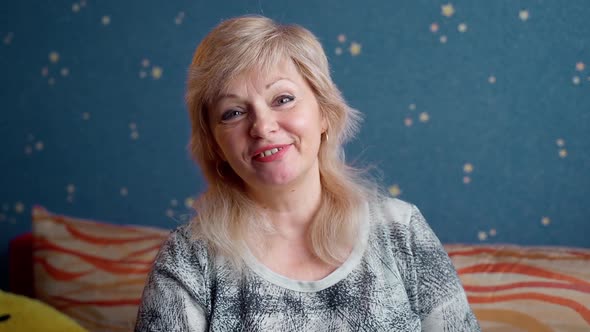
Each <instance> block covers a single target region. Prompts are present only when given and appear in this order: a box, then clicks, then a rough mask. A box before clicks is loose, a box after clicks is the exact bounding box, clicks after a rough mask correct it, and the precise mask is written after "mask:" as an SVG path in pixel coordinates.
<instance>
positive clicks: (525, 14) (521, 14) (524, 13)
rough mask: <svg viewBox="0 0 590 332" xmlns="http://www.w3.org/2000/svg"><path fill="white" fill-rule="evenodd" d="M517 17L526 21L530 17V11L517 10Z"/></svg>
mask: <svg viewBox="0 0 590 332" xmlns="http://www.w3.org/2000/svg"><path fill="white" fill-rule="evenodd" d="M518 17H519V18H520V20H521V21H523V22H524V21H526V20H528V19H529V17H530V13H529V11H528V10H526V9H524V10H521V11H519V12H518Z"/></svg>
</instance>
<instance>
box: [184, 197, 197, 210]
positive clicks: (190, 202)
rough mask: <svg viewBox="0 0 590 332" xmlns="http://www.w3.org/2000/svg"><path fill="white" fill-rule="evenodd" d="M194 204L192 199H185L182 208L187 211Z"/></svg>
mask: <svg viewBox="0 0 590 332" xmlns="http://www.w3.org/2000/svg"><path fill="white" fill-rule="evenodd" d="M194 203H195V200H194V199H193V198H192V197H187V198H186V199H185V200H184V206H185V207H186V208H187V209H191V208H192V207H193V204H194Z"/></svg>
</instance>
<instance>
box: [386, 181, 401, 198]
mask: <svg viewBox="0 0 590 332" xmlns="http://www.w3.org/2000/svg"><path fill="white" fill-rule="evenodd" d="M388 190H389V194H391V196H393V197H398V196H399V195H401V193H402V190H401V189H400V187H399V185H397V184H394V185H393V186H391V187H389V188H388Z"/></svg>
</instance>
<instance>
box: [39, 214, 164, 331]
mask: <svg viewBox="0 0 590 332" xmlns="http://www.w3.org/2000/svg"><path fill="white" fill-rule="evenodd" d="M168 233H169V231H168V230H163V229H157V228H150V227H145V226H120V225H112V224H107V223H103V222H94V221H87V220H81V219H75V218H71V217H65V216H58V215H55V214H51V213H49V212H47V211H46V210H45V209H44V208H42V207H35V208H34V209H33V262H34V263H33V265H34V273H35V291H36V296H37V298H39V299H40V300H42V301H44V302H46V303H49V304H50V305H52V306H53V307H55V308H57V309H58V310H60V311H61V312H63V313H65V314H66V315H68V316H70V317H72V318H73V319H75V320H77V321H78V322H79V323H80V325H82V326H84V327H85V328H87V329H88V330H90V331H105V332H106V331H132V330H133V326H134V324H135V318H136V314H137V307H138V305H139V300H140V297H141V292H142V290H143V286H144V283H145V278H146V276H147V273H148V271H149V269H150V268H151V264H152V262H153V261H154V259H155V256H156V254H157V252H158V249H159V248H160V245H161V244H162V242H163V241H164V240H165V239H166V237H167V236H168Z"/></svg>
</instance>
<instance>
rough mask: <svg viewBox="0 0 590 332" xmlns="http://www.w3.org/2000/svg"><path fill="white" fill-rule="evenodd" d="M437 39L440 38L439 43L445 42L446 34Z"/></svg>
mask: <svg viewBox="0 0 590 332" xmlns="http://www.w3.org/2000/svg"><path fill="white" fill-rule="evenodd" d="M439 40H440V42H441V44H446V43H447V41H448V38H447V36H444V35H443V36H440V38H439Z"/></svg>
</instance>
